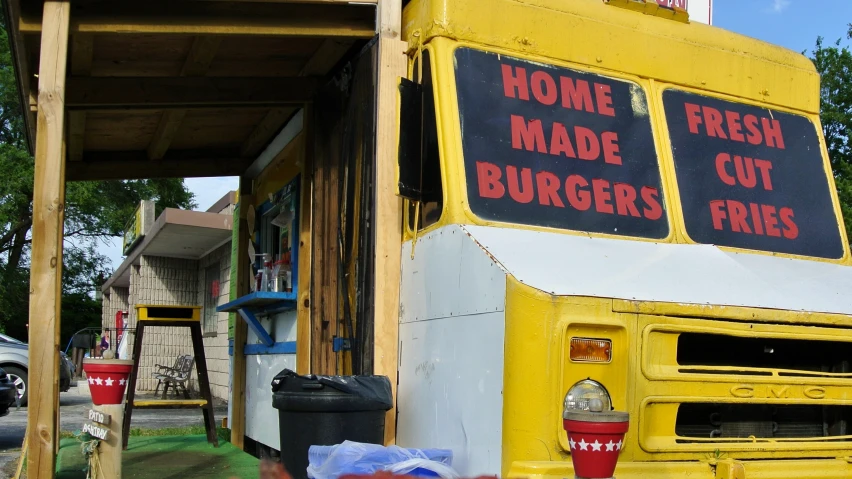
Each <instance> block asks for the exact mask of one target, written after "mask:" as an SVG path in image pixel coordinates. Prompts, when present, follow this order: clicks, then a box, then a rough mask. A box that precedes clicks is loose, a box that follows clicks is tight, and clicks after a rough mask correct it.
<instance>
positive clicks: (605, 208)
mask: <svg viewBox="0 0 852 479" xmlns="http://www.w3.org/2000/svg"><path fill="white" fill-rule="evenodd" d="M592 191H594V192H595V210H597V212H598V213H608V214H612V213H613V209H612V203H611V202H610V201H611V200H612V194H611V193H610V192H609V181H606V180H599V179H594V180H592Z"/></svg>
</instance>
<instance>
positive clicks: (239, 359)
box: [231, 177, 254, 449]
mask: <svg viewBox="0 0 852 479" xmlns="http://www.w3.org/2000/svg"><path fill="white" fill-rule="evenodd" d="M239 203H240V218H239V221H238V222H237V224H235V225H234V227H236V228H238V229H239V236H238V238H239V241H238V242H237V264H235V265H231V267H232V268H236V269H237V298H238V297H241V296H245V295H247V294H249V283H248V281H249V276H251V274H250V271H249V268H250V266H249V265H250V262H249V257H248V242H249V230H248V222H247V221H246V212H247V211H248V209H249V208H254V204H253V203H254V196H253V195H252V181H251V179H249V178H246V177H240V200H239ZM235 299H236V298H231V301H233V300H235ZM247 336H248V326H247V325H246V322H245V321H243V320H242V319H240V318H239V317H238V318H237V319H236V322H235V323H234V356H233V365H234V372H233V376H232V377H231V381H232V382H231V444H233V445H235V446H237V447H238V448H240V449H242V448H243V445H244V439H245V434H246V357H245V355H244V354H243V347H244V346H245V344H246V337H247Z"/></svg>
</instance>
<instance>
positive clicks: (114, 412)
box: [94, 404, 124, 479]
mask: <svg viewBox="0 0 852 479" xmlns="http://www.w3.org/2000/svg"><path fill="white" fill-rule="evenodd" d="M94 409H95V410H97V411H100V412H102V413H104V414H106V415H107V416H108V417H109V418H110V420H109V424H108V425H101V424H95V425H96V426H98V427H102V428H105V429H109V434H108V435H107V438H106V439H105V440H104V439H102V440H101V442H100V445H98V460H99V461H100V463H101V472H102V473H103V474H101V475H100V476H98V477H96V478H94V479H121V451H122V447H121V438H122V437H123V433H124V431H123V429H124V427H123V424H124V405H123V404H103V405H101V406H95V408H94Z"/></svg>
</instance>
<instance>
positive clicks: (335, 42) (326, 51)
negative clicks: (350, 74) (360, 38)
mask: <svg viewBox="0 0 852 479" xmlns="http://www.w3.org/2000/svg"><path fill="white" fill-rule="evenodd" d="M353 43H354V42H353V41H352V40H345V39H339V38H326V39H325V40H324V41H323V42H322V44H320V46H319V48H317V50H316V51H315V52H314V54H313V55H311V58H310V59H309V60H308V61H307V62H306V63H305V66H304V67H302V71H301V73H299V75H301V76H320V75H325V74H326V73H328V72H329V70H331V68H332V67H334V65H336V64H337V62H339V61H340V59H341V58H342V57H343V55H344V54H346V52H347V51H349V49H350V48H352V45H353Z"/></svg>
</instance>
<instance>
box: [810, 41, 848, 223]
mask: <svg viewBox="0 0 852 479" xmlns="http://www.w3.org/2000/svg"><path fill="white" fill-rule="evenodd" d="M848 36H849V38H852V25H850V30H849V35H848ZM811 60H813V62H814V65H815V66H816V69H817V71H818V72H819V74H820V77H821V78H820V96H821V105H820V121H821V122H822V129H823V134H824V135H825V143H826V147H827V148H828V156H829V158H830V160H831V168H832V170H833V172H834V182H835V184H836V185H837V194H838V196H839V198H840V207H841V209H842V211H843V221H844V222H845V223H846V232H847V235H848V236H849V237H850V238H852V144H850V139H852V137H850V135H852V52H850V50H849V47H845V46H843V47H842V46H841V45H840V40H837V41H836V42H835V43H834V44H833V45H826V44H824V43H823V39H822V38H818V39H817V41H816V48H814V51H813V52H811Z"/></svg>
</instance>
